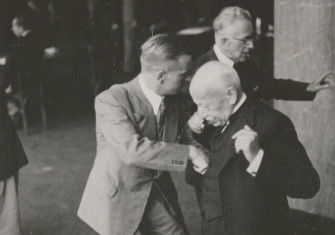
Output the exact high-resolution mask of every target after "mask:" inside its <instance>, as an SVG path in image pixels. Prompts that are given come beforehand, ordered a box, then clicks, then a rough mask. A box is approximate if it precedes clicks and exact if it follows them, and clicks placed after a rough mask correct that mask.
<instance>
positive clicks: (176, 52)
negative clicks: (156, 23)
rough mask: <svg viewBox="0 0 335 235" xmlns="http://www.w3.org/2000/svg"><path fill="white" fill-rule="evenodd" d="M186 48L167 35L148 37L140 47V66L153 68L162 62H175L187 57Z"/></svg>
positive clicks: (176, 39)
mask: <svg viewBox="0 0 335 235" xmlns="http://www.w3.org/2000/svg"><path fill="white" fill-rule="evenodd" d="M189 54H190V53H189V52H188V50H187V47H186V46H185V45H184V43H182V42H181V40H180V39H179V38H177V37H176V36H174V35H169V34H157V35H154V36H152V37H150V38H149V39H148V40H147V41H146V42H144V43H143V45H142V46H141V56H140V59H141V65H142V67H143V66H146V67H147V66H150V67H154V66H155V65H157V64H159V63H163V62H164V61H171V60H176V59H178V58H179V57H180V56H182V55H189Z"/></svg>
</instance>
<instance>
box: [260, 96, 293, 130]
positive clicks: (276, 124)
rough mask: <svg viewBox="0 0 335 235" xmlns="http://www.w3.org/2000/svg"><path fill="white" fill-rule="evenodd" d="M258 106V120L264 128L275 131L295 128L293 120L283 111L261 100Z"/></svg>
mask: <svg viewBox="0 0 335 235" xmlns="http://www.w3.org/2000/svg"><path fill="white" fill-rule="evenodd" d="M256 107H257V113H256V115H257V118H256V120H257V123H258V124H259V125H260V126H261V128H262V129H265V130H268V131H270V132H274V131H276V130H279V129H281V128H294V126H293V123H292V121H291V120H290V119H289V118H288V117H287V116H286V115H285V114H283V113H282V112H280V111H278V110H276V109H274V108H272V107H270V106H269V105H267V104H263V103H262V102H259V103H258V104H257V106H256Z"/></svg>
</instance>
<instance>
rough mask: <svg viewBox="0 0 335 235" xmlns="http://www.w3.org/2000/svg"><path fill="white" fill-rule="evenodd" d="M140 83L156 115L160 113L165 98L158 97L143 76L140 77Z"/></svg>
mask: <svg viewBox="0 0 335 235" xmlns="http://www.w3.org/2000/svg"><path fill="white" fill-rule="evenodd" d="M138 81H139V84H140V87H141V89H142V91H143V93H144V95H145V97H146V98H147V99H148V100H149V102H150V104H151V106H152V109H153V110H154V113H155V115H156V114H157V113H158V109H159V105H160V104H161V102H162V99H163V97H162V96H160V95H158V94H157V93H156V92H154V91H153V90H151V89H150V88H149V87H148V86H147V85H146V84H145V82H144V80H143V77H142V75H141V74H140V75H138Z"/></svg>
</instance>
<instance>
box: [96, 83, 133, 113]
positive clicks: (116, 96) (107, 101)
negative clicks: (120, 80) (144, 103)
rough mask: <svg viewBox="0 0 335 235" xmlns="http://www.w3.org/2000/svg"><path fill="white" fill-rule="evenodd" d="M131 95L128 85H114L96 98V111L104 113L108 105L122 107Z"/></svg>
mask: <svg viewBox="0 0 335 235" xmlns="http://www.w3.org/2000/svg"><path fill="white" fill-rule="evenodd" d="M129 95H130V93H129V90H128V87H127V84H116V85H113V86H111V87H110V88H109V89H107V90H105V91H103V92H101V93H100V94H99V95H98V96H97V97H96V98H95V109H96V110H97V111H98V110H100V111H103V109H104V108H103V107H105V106H106V105H107V106H110V105H114V106H115V105H122V104H124V103H125V102H126V101H127V100H129Z"/></svg>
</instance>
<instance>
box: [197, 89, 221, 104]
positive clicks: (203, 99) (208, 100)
mask: <svg viewBox="0 0 335 235" xmlns="http://www.w3.org/2000/svg"><path fill="white" fill-rule="evenodd" d="M191 95H192V99H193V101H194V103H195V104H196V105H198V106H199V105H202V106H211V105H216V104H217V103H219V102H221V101H222V100H223V97H222V95H220V94H219V93H218V92H217V91H209V92H194V93H193V94H191Z"/></svg>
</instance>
